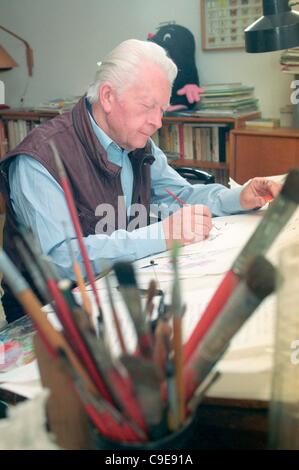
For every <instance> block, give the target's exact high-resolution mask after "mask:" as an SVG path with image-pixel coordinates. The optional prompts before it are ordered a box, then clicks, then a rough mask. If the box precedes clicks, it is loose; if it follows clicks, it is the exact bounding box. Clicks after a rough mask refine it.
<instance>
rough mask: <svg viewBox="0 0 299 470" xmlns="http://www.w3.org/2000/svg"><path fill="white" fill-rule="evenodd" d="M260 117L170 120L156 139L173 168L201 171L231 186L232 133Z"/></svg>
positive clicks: (192, 116) (246, 115)
mask: <svg viewBox="0 0 299 470" xmlns="http://www.w3.org/2000/svg"><path fill="white" fill-rule="evenodd" d="M258 117H260V113H259V112H253V113H248V114H243V115H241V116H239V117H197V116H196V115H190V116H179V115H176V116H167V117H164V118H163V126H162V128H161V129H160V130H159V131H158V133H157V135H156V136H155V139H154V140H155V142H156V143H157V144H158V145H159V146H160V148H161V149H162V150H163V151H164V152H165V154H166V155H167V157H168V159H169V163H170V165H171V166H173V167H180V166H189V167H192V168H201V169H204V170H207V171H209V172H210V173H212V174H214V176H215V180H216V182H218V183H222V184H225V185H227V183H228V178H229V176H230V174H231V131H232V130H234V129H240V128H243V127H244V122H245V121H248V120H250V119H256V118H258Z"/></svg>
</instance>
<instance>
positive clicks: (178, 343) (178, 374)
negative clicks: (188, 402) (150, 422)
mask: <svg viewBox="0 0 299 470" xmlns="http://www.w3.org/2000/svg"><path fill="white" fill-rule="evenodd" d="M173 344H174V363H175V382H176V390H177V397H178V408H179V410H178V415H179V420H180V424H183V423H184V421H185V417H186V416H185V386H184V374H183V341H182V317H181V316H177V315H174V317H173Z"/></svg>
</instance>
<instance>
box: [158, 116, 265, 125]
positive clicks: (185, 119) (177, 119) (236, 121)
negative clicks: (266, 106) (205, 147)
mask: <svg viewBox="0 0 299 470" xmlns="http://www.w3.org/2000/svg"><path fill="white" fill-rule="evenodd" d="M260 116H261V113H260V112H254V113H249V114H244V115H243V116H236V117H224V116H222V117H208V116H207V117H203V116H196V115H194V116H165V117H163V124H171V123H176V124H184V123H189V122H190V123H197V122H202V123H205V122H207V123H208V122H215V123H232V124H233V125H234V128H239V127H241V126H243V125H244V121H248V120H250V119H257V118H259V117H260Z"/></svg>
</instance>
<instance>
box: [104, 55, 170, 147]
mask: <svg viewBox="0 0 299 470" xmlns="http://www.w3.org/2000/svg"><path fill="white" fill-rule="evenodd" d="M170 93H171V90H170V84H169V80H168V78H167V76H166V75H165V73H164V72H163V71H161V70H160V68H159V67H158V66H156V65H153V64H148V65H147V66H145V65H144V66H143V68H142V69H141V70H140V72H139V74H138V76H137V79H136V81H134V83H133V84H132V85H130V86H129V87H128V88H127V89H125V90H124V91H123V92H122V93H121V94H120V96H118V95H117V93H116V91H115V90H113V91H112V94H113V96H112V100H111V107H110V110H109V112H108V113H106V123H107V131H108V135H109V136H110V137H111V138H112V139H113V140H114V141H115V142H116V143H117V144H118V145H119V146H120V147H122V148H124V149H126V150H133V149H136V148H143V147H144V146H145V144H146V142H147V140H148V138H149V137H150V136H152V135H153V134H154V133H155V132H156V130H157V129H159V128H160V127H161V126H162V121H161V120H162V115H163V112H164V111H165V110H166V108H167V107H168V105H169V99H170Z"/></svg>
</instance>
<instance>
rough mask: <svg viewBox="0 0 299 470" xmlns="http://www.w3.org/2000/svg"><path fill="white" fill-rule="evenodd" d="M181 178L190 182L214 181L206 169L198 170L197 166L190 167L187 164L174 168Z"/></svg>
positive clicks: (206, 182)
mask: <svg viewBox="0 0 299 470" xmlns="http://www.w3.org/2000/svg"><path fill="white" fill-rule="evenodd" d="M174 169H175V170H176V171H177V172H178V173H179V174H180V175H181V176H182V177H183V178H185V179H186V180H187V181H188V182H189V183H190V184H211V183H215V177H214V175H212V174H211V173H208V172H207V171H204V170H200V169H199V168H191V167H188V166H181V167H175V168H174Z"/></svg>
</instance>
